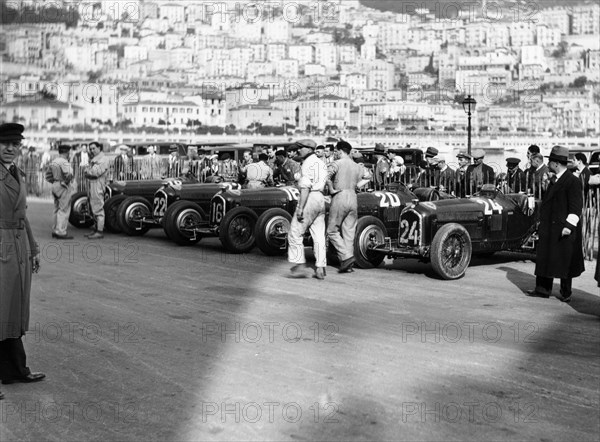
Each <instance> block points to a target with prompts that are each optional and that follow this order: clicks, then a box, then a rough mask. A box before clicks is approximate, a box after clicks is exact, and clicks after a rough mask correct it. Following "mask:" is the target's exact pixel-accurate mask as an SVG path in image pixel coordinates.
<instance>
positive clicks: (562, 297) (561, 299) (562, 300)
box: [558, 293, 571, 304]
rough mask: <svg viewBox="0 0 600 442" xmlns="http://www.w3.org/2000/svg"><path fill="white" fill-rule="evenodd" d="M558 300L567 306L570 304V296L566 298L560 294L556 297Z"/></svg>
mask: <svg viewBox="0 0 600 442" xmlns="http://www.w3.org/2000/svg"><path fill="white" fill-rule="evenodd" d="M558 300H559V301H560V302H565V303H567V304H569V303H570V302H571V295H568V296H564V295H563V294H562V293H561V294H560V296H559V297H558Z"/></svg>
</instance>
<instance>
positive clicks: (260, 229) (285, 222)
mask: <svg viewBox="0 0 600 442" xmlns="http://www.w3.org/2000/svg"><path fill="white" fill-rule="evenodd" d="M291 224H292V215H290V214H289V213H288V212H286V211H285V210H283V209H278V208H275V209H269V210H267V211H266V212H264V213H263V214H262V215H261V216H259V217H258V221H257V222H256V229H255V233H254V236H255V237H256V245H257V246H258V248H259V249H260V250H261V251H262V252H263V253H264V254H265V255H267V256H277V255H283V254H285V252H286V250H287V233H288V232H289V231H290V226H291ZM275 234H279V235H283V234H285V235H286V238H285V239H283V240H279V239H278V238H274V237H273V236H274V235H275Z"/></svg>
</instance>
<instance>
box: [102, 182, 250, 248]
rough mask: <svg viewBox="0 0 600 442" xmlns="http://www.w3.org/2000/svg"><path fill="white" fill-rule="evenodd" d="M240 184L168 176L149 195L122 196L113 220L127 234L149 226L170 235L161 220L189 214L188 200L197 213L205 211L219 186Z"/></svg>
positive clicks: (146, 229) (232, 187) (144, 230)
mask: <svg viewBox="0 0 600 442" xmlns="http://www.w3.org/2000/svg"><path fill="white" fill-rule="evenodd" d="M239 187H240V185H239V184H238V183H229V182H211V183H198V182H194V183H190V182H188V183H185V182H183V181H181V180H177V179H170V180H167V181H163V183H162V185H161V186H160V187H159V188H158V190H155V192H154V193H153V195H152V196H151V197H148V198H147V197H145V196H130V197H127V198H125V199H123V200H122V202H121V203H120V205H119V206H118V209H117V213H116V222H117V223H118V225H119V226H120V229H121V231H122V232H123V233H126V234H127V235H129V236H140V235H144V234H145V233H146V232H148V230H150V229H151V228H154V227H163V228H164V230H165V233H166V235H167V236H168V237H169V238H171V231H170V230H168V229H167V228H166V227H165V225H164V222H163V221H164V220H165V219H173V217H175V222H177V219H178V218H177V217H181V216H184V217H185V216H186V214H188V211H187V210H186V208H187V207H188V206H190V204H192V206H191V207H192V208H193V209H198V211H199V213H202V214H204V213H207V212H208V210H209V206H210V201H211V198H212V196H213V195H214V194H215V193H217V192H219V191H220V190H222V189H238V188H239ZM113 198H114V197H113ZM181 200H183V201H181ZM105 207H106V205H105ZM182 212H183V215H182ZM107 218H108V216H107ZM175 235H177V232H175ZM174 239H175V240H177V239H176V238H174Z"/></svg>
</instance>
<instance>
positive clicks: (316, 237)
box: [310, 213, 327, 267]
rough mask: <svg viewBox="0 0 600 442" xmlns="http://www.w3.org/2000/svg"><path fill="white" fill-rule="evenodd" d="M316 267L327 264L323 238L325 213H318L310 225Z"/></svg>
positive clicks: (324, 239) (325, 245) (325, 246)
mask: <svg viewBox="0 0 600 442" xmlns="http://www.w3.org/2000/svg"><path fill="white" fill-rule="evenodd" d="M310 235H311V236H312V239H313V243H314V252H315V260H316V266H317V267H325V266H327V244H326V242H327V240H326V238H325V213H320V214H319V215H318V216H317V217H316V218H315V220H314V221H313V223H312V224H311V225H310Z"/></svg>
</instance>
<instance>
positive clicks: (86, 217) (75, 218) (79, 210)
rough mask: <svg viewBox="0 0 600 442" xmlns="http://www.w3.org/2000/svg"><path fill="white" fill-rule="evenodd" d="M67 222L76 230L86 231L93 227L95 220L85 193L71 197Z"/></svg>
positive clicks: (78, 193)
mask: <svg viewBox="0 0 600 442" xmlns="http://www.w3.org/2000/svg"><path fill="white" fill-rule="evenodd" d="M69 222H70V223H71V225H72V226H73V227H77V228H78V229H87V228H89V227H92V226H93V225H94V222H95V220H94V216H93V214H92V206H91V205H90V200H89V199H88V195H87V192H77V193H76V194H75V195H73V196H72V197H71V214H70V215H69Z"/></svg>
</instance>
